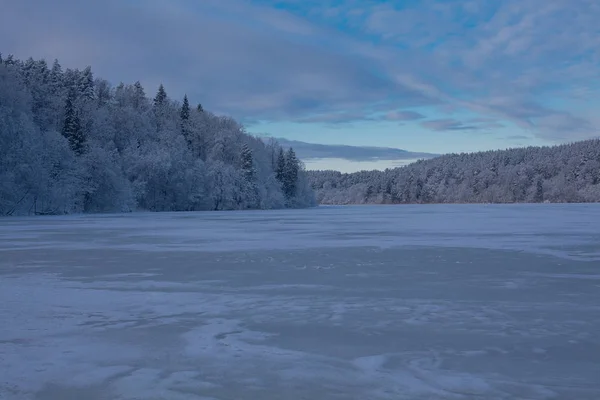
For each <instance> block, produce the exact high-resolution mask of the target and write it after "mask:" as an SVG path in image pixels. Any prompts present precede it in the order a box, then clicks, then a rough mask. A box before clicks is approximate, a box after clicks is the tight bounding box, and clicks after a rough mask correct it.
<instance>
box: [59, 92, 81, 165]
mask: <svg viewBox="0 0 600 400" xmlns="http://www.w3.org/2000/svg"><path fill="white" fill-rule="evenodd" d="M74 97H75V96H74V94H73V92H70V93H69V96H67V101H66V104H65V119H64V124H63V128H62V134H63V136H64V137H66V138H67V140H68V141H69V145H70V146H71V150H73V151H74V152H75V154H77V155H81V154H83V151H84V148H85V137H84V135H83V129H82V127H81V121H80V119H79V115H77V110H76V109H75V107H74V105H73V100H74Z"/></svg>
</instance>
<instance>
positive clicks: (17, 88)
mask: <svg viewBox="0 0 600 400" xmlns="http://www.w3.org/2000/svg"><path fill="white" fill-rule="evenodd" d="M314 205H316V202H315V196H314V193H313V191H312V189H311V188H310V184H309V181H308V177H307V174H306V172H305V171H304V167H303V164H302V162H301V161H300V160H299V159H298V158H297V157H296V155H295V153H294V150H293V149H292V148H287V149H284V148H282V146H280V145H279V144H278V143H277V142H276V141H274V140H271V141H268V142H266V141H263V140H261V139H259V138H256V137H254V136H251V135H249V134H247V133H246V132H245V130H244V128H243V126H241V125H240V124H239V123H238V122H236V121H235V120H233V119H232V118H230V117H226V116H217V115H215V114H213V113H211V112H209V111H207V110H204V108H203V107H202V105H200V104H198V105H194V106H192V105H190V102H189V100H188V98H187V96H185V97H184V98H183V99H181V101H176V100H172V99H170V98H169V96H168V95H167V90H166V89H165V87H164V86H163V85H160V87H159V88H158V90H157V91H156V94H155V95H154V96H153V97H148V96H147V95H146V92H145V89H144V87H143V86H142V85H141V84H140V82H135V83H133V84H124V83H120V84H118V85H117V86H115V87H113V86H111V84H110V83H109V82H108V81H107V80H104V79H100V78H97V77H94V74H93V72H92V69H91V67H87V68H85V69H83V70H79V69H70V68H68V69H65V70H63V68H62V66H61V65H60V63H59V61H58V60H55V61H54V63H53V64H52V65H51V66H49V65H48V64H47V62H46V61H45V60H34V59H32V58H29V59H27V60H25V61H22V60H18V59H15V58H14V57H12V56H8V57H2V56H1V55H0V215H5V216H7V215H59V214H71V213H101V212H131V211H197V210H240V209H273V208H284V207H290V208H301V207H310V206H314Z"/></svg>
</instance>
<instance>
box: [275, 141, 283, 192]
mask: <svg viewBox="0 0 600 400" xmlns="http://www.w3.org/2000/svg"><path fill="white" fill-rule="evenodd" d="M284 174H285V154H284V152H283V149H282V148H281V147H280V148H279V154H278V155H277V163H276V167H275V177H276V178H277V180H278V181H279V183H281V185H282V186H283V184H284V181H285V177H284Z"/></svg>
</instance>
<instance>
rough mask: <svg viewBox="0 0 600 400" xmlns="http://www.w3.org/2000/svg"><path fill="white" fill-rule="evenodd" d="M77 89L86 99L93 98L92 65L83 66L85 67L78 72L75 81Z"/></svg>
mask: <svg viewBox="0 0 600 400" xmlns="http://www.w3.org/2000/svg"><path fill="white" fill-rule="evenodd" d="M77 87H78V88H77V89H78V91H79V95H80V96H81V97H82V98H84V99H86V100H94V98H95V95H96V93H95V91H94V74H93V73H92V67H89V66H88V67H85V69H84V70H83V71H82V72H80V73H79V79H78V82H77Z"/></svg>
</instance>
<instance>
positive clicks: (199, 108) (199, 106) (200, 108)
mask: <svg viewBox="0 0 600 400" xmlns="http://www.w3.org/2000/svg"><path fill="white" fill-rule="evenodd" d="M196 110H198V112H204V108H202V104H200V103H198V107H196Z"/></svg>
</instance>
